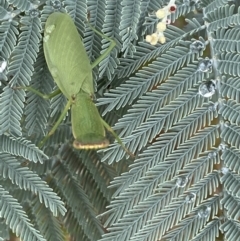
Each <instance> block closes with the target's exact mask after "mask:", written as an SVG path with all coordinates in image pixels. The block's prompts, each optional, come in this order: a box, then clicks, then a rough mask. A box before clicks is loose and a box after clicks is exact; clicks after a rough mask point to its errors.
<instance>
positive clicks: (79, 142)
mask: <svg viewBox="0 0 240 241" xmlns="http://www.w3.org/2000/svg"><path fill="white" fill-rule="evenodd" d="M90 28H91V29H92V30H93V31H94V32H96V33H97V34H99V35H100V36H101V37H102V38H105V39H107V40H109V41H110V45H109V47H108V49H107V50H106V51H105V52H104V53H103V54H102V55H101V56H99V57H98V58H97V59H96V60H95V61H94V62H93V63H92V64H90V61H89V58H88V56H87V53H86V50H85V49H84V46H83V43H82V41H81V37H80V36H79V34H78V31H77V28H76V27H75V25H74V22H73V21H72V19H71V17H70V16H69V15H68V14H66V13H60V12H54V13H52V14H51V15H50V16H49V17H48V19H47V22H46V25H45V30H44V38H43V48H44V54H45V58H46V62H47V65H48V68H49V71H50V73H51V75H52V77H53V79H54V81H55V82H56V84H57V86H58V88H59V89H57V90H56V91H53V92H52V93H50V94H48V95H46V94H43V93H41V92H39V91H38V90H35V89H33V88H32V87H24V89H25V90H29V91H32V92H34V93H36V94H37V95H39V96H41V97H43V98H45V99H49V98H52V97H54V96H56V95H57V94H60V93H63V94H64V95H65V97H66V98H67V104H66V106H65V107H64V109H63V111H62V113H61V115H60V117H59V118H58V120H57V121H56V123H55V124H54V126H53V127H52V129H51V130H50V132H49V133H48V134H47V135H46V136H45V137H44V139H43V140H42V141H41V142H40V143H39V147H40V148H41V147H42V146H43V145H44V143H45V142H46V140H47V139H48V138H49V137H50V136H51V135H52V134H53V133H54V132H55V130H56V129H57V128H58V126H59V125H60V123H61V122H62V120H63V119H64V117H65V116H66V114H67V111H68V110H69V108H71V122H72V133H73V136H74V139H75V140H74V142H73V147H74V148H76V149H100V148H106V147H107V146H108V145H109V141H108V139H107V138H106V133H105V128H106V129H107V130H108V131H110V132H111V133H112V134H113V136H114V137H115V138H116V140H117V141H118V143H119V144H120V145H121V146H122V147H123V149H124V150H125V151H126V152H127V153H128V154H129V155H131V156H133V154H132V153H131V152H130V151H129V150H128V149H127V148H126V147H125V146H124V144H123V143H122V141H121V140H120V138H119V137H118V136H117V134H116V133H115V132H114V131H113V130H112V128H111V127H110V126H109V125H108V124H107V123H106V122H105V121H104V120H103V119H102V118H101V116H100V114H99V112H98V110H97V107H96V106H95V104H94V103H93V96H94V88H93V77H92V69H93V68H94V67H95V66H96V65H98V64H99V63H100V61H102V60H103V59H104V58H105V57H106V56H107V55H108V54H109V53H110V52H111V50H112V49H113V48H114V46H115V45H116V44H115V41H113V40H112V39H110V38H108V37H107V36H105V35H104V34H102V33H100V32H99V31H97V30H96V29H94V28H93V27H91V26H90ZM20 88H21V87H20Z"/></svg>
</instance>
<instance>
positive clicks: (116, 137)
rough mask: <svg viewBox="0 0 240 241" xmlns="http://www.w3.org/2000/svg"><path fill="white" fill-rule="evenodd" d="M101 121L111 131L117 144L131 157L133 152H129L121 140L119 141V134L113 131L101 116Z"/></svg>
mask: <svg viewBox="0 0 240 241" xmlns="http://www.w3.org/2000/svg"><path fill="white" fill-rule="evenodd" d="M101 121H102V123H103V125H104V127H105V128H106V129H107V130H108V131H109V132H111V133H112V135H113V136H114V137H115V139H116V140H117V142H118V144H119V145H120V146H121V147H122V148H123V150H124V151H125V152H126V153H127V154H128V155H129V156H131V157H132V158H134V157H135V156H134V154H133V153H132V152H130V151H129V150H128V149H127V147H126V146H125V145H124V144H123V142H122V141H121V139H120V138H119V136H118V135H117V134H116V133H115V132H114V130H113V129H112V128H111V126H110V125H108V123H107V122H105V121H104V120H103V119H102V118H101Z"/></svg>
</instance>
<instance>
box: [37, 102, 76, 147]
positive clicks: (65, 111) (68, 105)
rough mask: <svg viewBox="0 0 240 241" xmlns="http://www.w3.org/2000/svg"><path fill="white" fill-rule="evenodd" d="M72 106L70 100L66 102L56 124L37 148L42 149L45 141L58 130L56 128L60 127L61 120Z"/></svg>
mask: <svg viewBox="0 0 240 241" xmlns="http://www.w3.org/2000/svg"><path fill="white" fill-rule="evenodd" d="M71 104H72V100H68V102H67V104H66V106H65V107H64V109H63V111H62V113H61V115H60V116H59V118H58V120H57V122H56V123H55V124H54V126H53V127H52V129H51V130H50V131H49V132H48V134H47V135H46V136H45V137H44V138H43V139H42V140H41V141H40V142H39V144H38V147H39V148H42V147H43V145H44V144H45V142H46V141H47V139H48V138H49V137H50V136H51V135H52V134H53V133H54V132H55V131H56V129H57V128H58V126H59V125H60V123H61V122H62V120H63V118H64V117H65V116H66V114H67V111H68V109H69V108H70V106H71Z"/></svg>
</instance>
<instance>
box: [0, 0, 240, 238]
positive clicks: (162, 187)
mask: <svg viewBox="0 0 240 241" xmlns="http://www.w3.org/2000/svg"><path fill="white" fill-rule="evenodd" d="M169 2H170V1H169V0H101V1H94V0H41V1H40V2H38V1H35V0H31V1H29V0H26V1H22V0H0V240H8V239H9V238H10V236H11V235H12V233H14V234H15V235H17V236H19V237H20V238H21V240H23V241H29V240H31V241H33V240H47V241H50V240H56V241H63V240H69V239H70V238H71V240H76V241H79V240H81V241H128V240H129V241H130V240H131V241H157V240H174V241H175V240H183V241H200V240H201V241H203V240H206V241H211V240H212V241H213V240H223V239H225V240H230V241H232V240H238V239H239V234H240V233H239V229H240V223H239V217H240V214H239V206H240V192H239V188H240V168H239V167H240V164H239V163H240V141H239V140H240V117H239V116H240V115H239V111H240V70H239V69H240V68H239V67H240V66H239V63H240V41H239V39H240V38H239V29H240V3H239V2H238V1H228V0H202V1H197V0H184V1H183V0H176V1H175V4H176V11H173V12H172V13H170V12H168V11H167V12H162V13H163V14H167V16H166V17H167V19H168V20H167V24H166V19H163V20H162V19H158V18H157V16H156V13H158V14H159V10H160V9H162V10H163V8H164V7H166V6H167V5H168V4H169ZM173 2H174V1H171V4H173ZM173 7H174V6H173ZM54 11H60V12H66V13H68V14H69V15H70V16H71V18H72V19H73V21H74V23H75V25H76V27H77V30H78V32H79V35H80V36H81V38H82V41H83V44H84V47H85V49H86V51H87V54H88V56H89V61H90V62H93V61H94V60H95V59H96V58H97V57H99V56H100V55H101V53H103V52H104V51H105V50H106V49H107V48H108V46H109V44H110V43H109V42H108V41H107V40H106V39H102V38H101V37H100V36H99V35H97V34H96V33H95V32H93V31H92V30H91V29H90V28H89V27H88V26H87V25H86V22H87V21H88V22H90V23H91V24H92V25H93V26H95V28H96V29H98V30H99V31H101V32H103V33H104V34H105V35H107V36H108V37H110V38H112V39H114V40H115V42H116V47H115V48H114V49H113V51H112V52H111V53H110V54H109V56H108V57H107V58H105V59H104V60H103V61H102V62H101V63H100V64H99V65H98V66H97V67H95V68H94V69H93V77H94V83H95V90H96V93H95V96H96V105H97V106H98V108H99V111H100V113H101V114H102V116H103V118H104V119H105V120H106V122H108V123H110V124H111V125H112V126H113V128H114V129H115V130H116V132H117V133H118V135H119V136H120V137H121V139H122V141H123V143H124V144H125V145H126V147H127V148H128V149H129V150H130V151H131V152H134V154H135V159H131V158H130V157H129V156H128V155H127V154H126V153H125V152H124V151H123V150H122V148H121V147H120V146H119V145H118V143H117V142H116V141H114V140H113V139H111V137H110V136H109V139H110V142H111V143H112V144H111V145H110V146H109V147H108V148H107V149H103V150H101V151H76V150H74V149H73V147H72V141H73V137H72V134H71V114H70V113H68V114H67V116H66V117H65V119H64V120H63V122H62V123H61V124H60V126H59V128H58V129H57V130H56V132H55V133H54V134H53V135H52V136H51V137H50V138H49V139H48V140H47V142H46V143H45V145H44V147H43V148H42V149H39V148H38V147H37V143H38V142H39V141H40V140H41V139H42V138H43V137H44V136H45V135H46V133H48V131H49V130H50V129H51V127H52V125H53V124H54V123H55V122H56V120H57V119H58V117H59V115H60V113H61V112H62V110H63V108H64V106H65V103H66V98H65V97H64V96H63V95H62V94H61V95H59V96H56V97H54V98H53V99H51V100H44V99H42V98H41V97H39V96H38V95H36V94H35V93H32V92H27V91H24V90H23V89H16V88H15V87H18V86H29V85H30V86H32V87H33V88H35V89H37V90H38V91H40V92H43V93H50V92H52V91H53V90H55V89H56V88H57V87H56V84H55V83H54V82H53V78H52V76H51V74H50V72H49V70H48V67H47V64H46V61H45V57H44V53H43V47H42V46H43V29H44V26H45V23H46V20H47V18H48V16H49V15H50V14H51V13H52V12H54ZM160 13H161V11H160ZM161 21H162V22H161ZM164 21H165V22H164ZM160 22H161V23H163V25H164V26H162V25H161V24H160V25H161V26H160V25H159V23H160ZM159 26H160V27H165V26H166V29H164V30H159V35H156V37H157V38H159V41H160V42H161V41H163V43H160V42H157V43H156V44H152V45H151V44H150V43H149V41H148V42H147V41H146V40H149V39H150V40H151V41H150V42H151V43H153V42H154V41H153V36H154V35H153V34H154V33H156V31H157V28H158V29H159ZM63 34H64V33H63ZM147 36H148V37H147ZM69 37H71V36H69ZM164 41H165V43H164ZM63 51H67V50H63ZM4 61H6V62H4ZM5 64H6V65H7V66H6V68H5V67H4V66H5Z"/></svg>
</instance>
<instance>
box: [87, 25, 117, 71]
mask: <svg viewBox="0 0 240 241" xmlns="http://www.w3.org/2000/svg"><path fill="white" fill-rule="evenodd" d="M87 25H88V26H89V27H90V28H91V29H92V30H93V31H94V32H95V33H97V34H98V35H100V36H101V37H102V38H104V39H107V40H108V41H109V42H110V45H109V46H108V48H107V49H106V51H105V52H104V53H103V54H102V55H101V56H99V57H98V58H97V59H96V60H95V61H94V62H93V63H92V64H91V66H92V69H93V68H94V67H96V66H97V65H98V64H99V63H100V62H101V61H102V60H103V59H105V58H106V57H107V56H108V55H109V53H110V52H111V51H112V49H113V48H114V47H115V46H116V42H115V41H114V40H113V39H111V38H109V37H108V36H106V35H105V34H103V33H101V32H99V31H98V30H97V29H95V28H94V27H93V26H92V25H91V24H90V23H87Z"/></svg>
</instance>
